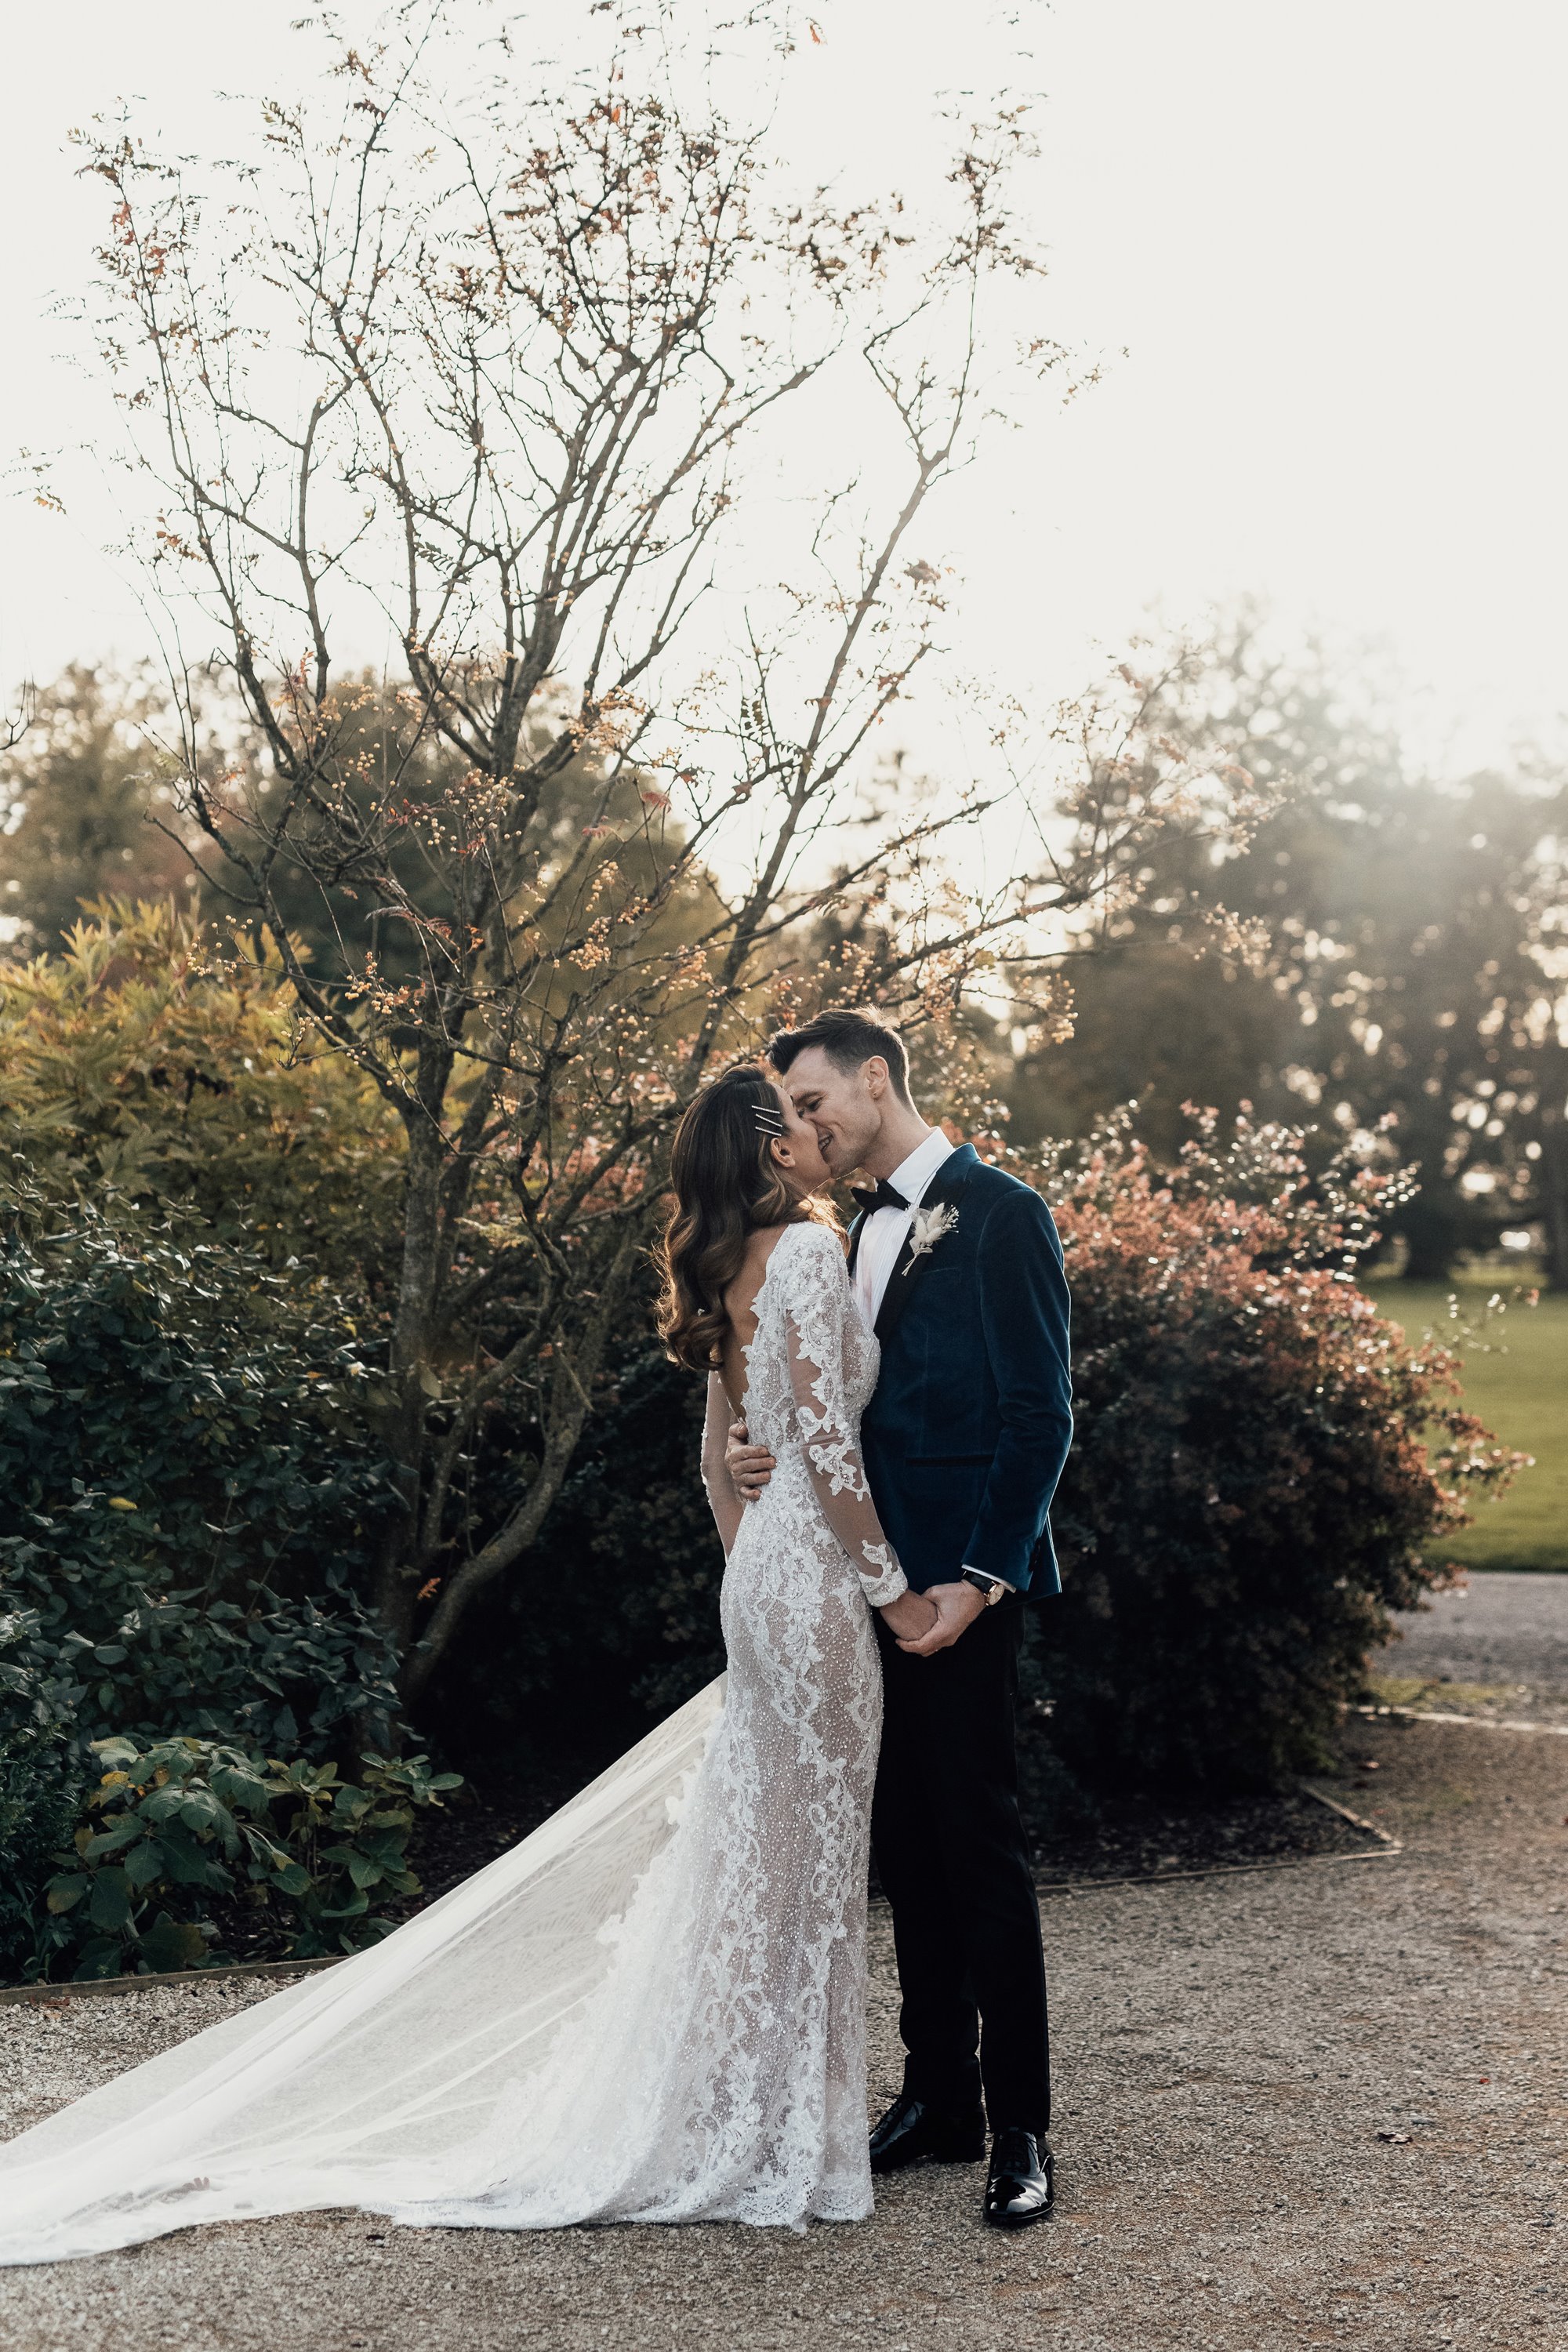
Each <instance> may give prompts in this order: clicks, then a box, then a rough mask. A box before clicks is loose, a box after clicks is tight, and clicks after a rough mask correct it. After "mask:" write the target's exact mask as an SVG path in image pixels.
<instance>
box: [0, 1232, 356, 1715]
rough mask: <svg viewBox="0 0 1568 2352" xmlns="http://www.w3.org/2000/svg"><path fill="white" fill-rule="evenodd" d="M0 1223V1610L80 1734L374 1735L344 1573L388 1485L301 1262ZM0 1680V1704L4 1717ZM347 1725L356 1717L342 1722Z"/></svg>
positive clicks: (350, 1586)
mask: <svg viewBox="0 0 1568 2352" xmlns="http://www.w3.org/2000/svg"><path fill="white" fill-rule="evenodd" d="M11 1209H12V1213H11V1215H10V1218H9V1220H8V1222H9V1225H10V1231H9V1234H7V1235H5V1236H4V1238H3V1239H0V1494H3V1495H4V1496H5V1505H6V1508H5V1534H4V1535H3V1536H0V1606H4V1607H5V1608H7V1609H9V1610H11V1611H13V1612H15V1611H22V1612H26V1615H25V1617H24V1618H23V1620H22V1622H21V1630H20V1631H19V1632H18V1633H17V1636H16V1663H17V1664H19V1665H20V1666H22V1667H25V1668H26V1671H27V1673H28V1674H29V1675H33V1676H35V1677H36V1678H37V1681H38V1683H39V1685H40V1686H42V1685H48V1686H50V1687H51V1688H52V1689H54V1690H55V1692H56V1694H57V1698H56V1704H57V1705H58V1709H59V1710H60V1712H62V1713H63V1714H66V1715H68V1716H69V1717H70V1718H71V1719H72V1721H73V1723H74V1725H75V1727H76V1729H77V1730H78V1731H79V1733H81V1734H82V1735H83V1736H85V1737H87V1738H103V1737H106V1736H109V1735H111V1734H112V1735H121V1734H129V1735H132V1736H133V1737H138V1738H161V1737H163V1736H165V1735H167V1734H170V1733H174V1732H182V1733H186V1732H188V1733H195V1734H198V1735H200V1736H202V1737H204V1738H213V1739H218V1740H226V1741H232V1742H235V1743H237V1744H238V1745H240V1746H244V1747H247V1748H253V1749H257V1750H265V1749H269V1748H272V1749H275V1748H287V1749H296V1748H298V1749H300V1750H301V1751H303V1752H304V1753H305V1754H307V1755H310V1756H312V1757H316V1758H321V1757H323V1756H325V1755H326V1754H328V1753H329V1752H331V1749H332V1748H335V1747H341V1745H342V1739H343V1738H344V1736H345V1733H346V1734H347V1735H348V1736H349V1737H350V1738H351V1739H353V1738H363V1734H364V1728H365V1727H372V1728H373V1736H376V1737H379V1738H382V1739H383V1740H384V1737H385V1727H386V1726H387V1725H388V1724H389V1723H390V1722H391V1721H392V1720H393V1718H394V1715H395V1696H394V1692H393V1685H392V1672H393V1666H394V1660H393V1658H392V1655H391V1653H390V1650H389V1648H388V1645H387V1643H386V1641H385V1638H384V1634H383V1633H382V1632H381V1629H380V1627H379V1624H378V1623H377V1622H375V1621H374V1619H373V1618H372V1617H371V1615H370V1614H369V1612H367V1611H366V1609H365V1607H364V1606H363V1603H362V1601H360V1599H359V1598H358V1597H357V1594H356V1591H355V1589H354V1588H355V1580H356V1578H357V1577H359V1576H360V1575H362V1574H363V1573H364V1572H365V1570H366V1566H367V1563H368V1559H369V1556H370V1550H371V1547H372V1543H373V1540H374V1533H375V1530H376V1527H377V1525H378V1522H379V1518H380V1516H381V1514H382V1513H383V1512H384V1510H385V1509H386V1508H387V1507H389V1503H390V1499H391V1490H390V1487H389V1486H388V1483H387V1479H386V1475H385V1471H384V1464H383V1461H382V1458H381V1454H380V1449H379V1447H378V1446H377V1445H376V1444H375V1442H374V1438H373V1436H372V1434H371V1433H370V1431H369V1429H368V1428H367V1425H366V1421H365V1418H364V1414H363V1407H362V1405H361V1399H362V1398H363V1396H364V1395H365V1394H366V1393H367V1392H368V1391H371V1390H372V1389H374V1386H375V1384H376V1382H377V1381H378V1380H379V1378H380V1375H379V1374H378V1373H377V1372H374V1371H373V1370H372V1369H371V1368H370V1367H369V1366H367V1365H366V1363H365V1362H364V1361H363V1349H362V1348H361V1345H360V1342H359V1341H358V1339H357V1337H356V1333H355V1325H354V1321H353V1318H352V1317H350V1316H349V1315H348V1313H347V1311H346V1309H345V1307H344V1306H343V1303H342V1300H341V1299H340V1298H339V1297H337V1296H336V1295H335V1294H334V1293H333V1292H332V1290H331V1287H330V1286H328V1285H327V1284H325V1283H324V1282H323V1281H322V1280H321V1278H320V1277H313V1276H312V1277H308V1276H304V1275H303V1274H300V1273H298V1272H294V1273H282V1274H279V1273H275V1272H274V1271H273V1270H272V1269H271V1268H270V1266H269V1265H268V1263H267V1260H266V1258H265V1257H264V1256H263V1255H260V1254H259V1253H258V1252H255V1251H251V1250H248V1249H247V1248H245V1247H243V1246H240V1245H237V1244H228V1245H224V1244H211V1243H208V1242H205V1241H200V1240H197V1241H188V1240H185V1239H183V1238H181V1237H180V1235H179V1234H176V1233H174V1232H172V1231H170V1230H167V1229H164V1230H162V1231H158V1232H146V1233H142V1234H136V1233H135V1232H134V1231H132V1232H131V1233H129V1234H128V1233H126V1232H123V1231H116V1230H115V1229H113V1228H112V1227H111V1226H110V1225H109V1224H108V1223H106V1222H105V1221H104V1220H103V1219H102V1218H101V1217H100V1216H98V1215H97V1214H96V1213H94V1212H92V1211H91V1210H90V1209H83V1210H81V1211H79V1212H78V1213H75V1214H74V1215H72V1216H70V1217H68V1218H67V1219H65V1220H63V1221H62V1222H61V1223H58V1225H56V1226H55V1227H54V1228H53V1229H48V1220H47V1218H46V1217H43V1216H41V1215H40V1214H39V1213H38V1204H37V1198H36V1196H28V1195H21V1196H18V1195H16V1193H15V1192H14V1194H13V1199H12V1202H11ZM11 1719H12V1718H11V1717H10V1716H9V1715H8V1714H7V1713H6V1707H5V1696H4V1694H3V1693H0V1724H4V1723H5V1722H7V1721H9V1720H11ZM355 1727H359V1729H358V1730H357V1731H356V1729H355Z"/></svg>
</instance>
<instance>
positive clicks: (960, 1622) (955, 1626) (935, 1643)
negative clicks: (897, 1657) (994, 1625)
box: [899, 1579, 985, 1658]
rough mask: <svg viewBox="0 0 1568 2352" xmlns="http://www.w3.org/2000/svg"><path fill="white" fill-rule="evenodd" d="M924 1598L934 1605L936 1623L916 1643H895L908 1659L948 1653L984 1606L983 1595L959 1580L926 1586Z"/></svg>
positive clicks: (970, 1585)
mask: <svg viewBox="0 0 1568 2352" xmlns="http://www.w3.org/2000/svg"><path fill="white" fill-rule="evenodd" d="M925 1597H926V1599H927V1600H928V1601H935V1603H936V1623H935V1624H934V1625H933V1626H932V1627H931V1631H930V1633H922V1634H921V1636H920V1637H919V1639H918V1640H917V1641H913V1642H900V1643H899V1647H900V1650H907V1651H908V1652H909V1654H910V1657H912V1658H933V1657H934V1656H935V1655H936V1654H937V1652H938V1651H939V1650H951V1649H952V1645H953V1643H955V1642H956V1641H957V1640H958V1637H959V1635H960V1634H961V1633H966V1632H967V1631H968V1629H969V1627H970V1626H971V1625H973V1622H974V1621H975V1619H976V1618H977V1617H978V1616H980V1615H981V1614H982V1613H983V1612H984V1607H985V1595H984V1593H983V1592H981V1591H978V1590H977V1589H976V1588H975V1586H973V1584H965V1583H964V1582H963V1580H962V1579H961V1580H960V1581H959V1582H958V1583H957V1584H928V1585H927V1586H926V1593H925Z"/></svg>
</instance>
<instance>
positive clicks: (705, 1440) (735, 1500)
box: [702, 1372, 745, 1559]
mask: <svg viewBox="0 0 1568 2352" xmlns="http://www.w3.org/2000/svg"><path fill="white" fill-rule="evenodd" d="M730 1421H731V1412H730V1400H729V1398H728V1397H727V1396H726V1395H725V1393H724V1383H723V1381H721V1379H720V1377H719V1375H718V1373H717V1372H710V1373H709V1375H708V1411H707V1414H706V1417H705V1418H704V1420H703V1423H702V1484H703V1486H705V1487H706V1488H707V1490H708V1503H709V1507H710V1510H711V1511H712V1513H713V1517H714V1522H715V1524H716V1525H717V1527H718V1529H719V1540H720V1542H721V1544H722V1545H723V1547H724V1557H725V1559H729V1557H730V1554H731V1550H732V1549H733V1547H734V1542H735V1536H736V1532H737V1530H738V1528H740V1524H741V1514H742V1511H743V1510H744V1508H745V1505H744V1504H743V1503H742V1500H741V1498H740V1496H739V1495H737V1494H736V1492H735V1488H734V1485H733V1482H732V1481H731V1476H730V1473H729V1472H728V1470H727V1469H726V1468H725V1467H724V1444H725V1440H726V1438H727V1437H728V1435H729V1430H730Z"/></svg>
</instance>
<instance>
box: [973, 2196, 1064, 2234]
mask: <svg viewBox="0 0 1568 2352" xmlns="http://www.w3.org/2000/svg"><path fill="white" fill-rule="evenodd" d="M1056 2210H1057V2200H1056V2199H1055V2198H1054V2197H1053V2198H1052V2200H1051V2201H1050V2203H1049V2204H1048V2205H1042V2206H1041V2207H1040V2208H1039V2210H1037V2212H1034V2213H987V2214H986V2216H985V2224H986V2227H987V2228H988V2229H991V2230H1032V2229H1033V2228H1034V2226H1035V2224H1036V2222H1037V2221H1049V2220H1050V2218H1051V2215H1052V2214H1053V2213H1054V2212H1055V2211H1056Z"/></svg>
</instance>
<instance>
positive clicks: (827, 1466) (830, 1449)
mask: <svg viewBox="0 0 1568 2352" xmlns="http://www.w3.org/2000/svg"><path fill="white" fill-rule="evenodd" d="M830 1245H831V1244H830ZM835 1255H837V1253H836V1252H835ZM799 1257H800V1260H801V1265H800V1266H799V1270H798V1275H797V1270H796V1268H795V1266H793V1265H792V1267H791V1268H790V1272H791V1275H792V1276H796V1278H795V1279H794V1280H792V1281H791V1283H790V1285H789V1289H788V1293H787V1295H786V1297H785V1302H784V1328H785V1345H786V1347H787V1349H788V1353H789V1376H790V1386H791V1388H792V1389H793V1391H794V1392H795V1411H796V1412H797V1413H798V1415H799V1417H800V1428H801V1435H802V1437H803V1439H804V1440H805V1460H806V1467H807V1468H808V1470H809V1471H810V1473H811V1483H812V1485H813V1486H815V1487H816V1499H817V1501H818V1502H819V1503H820V1504H821V1506H822V1511H823V1516H824V1517H825V1518H826V1521H827V1524H828V1526H829V1527H830V1528H832V1529H833V1532H834V1534H835V1535H836V1536H837V1538H838V1540H839V1542H840V1543H841V1544H842V1545H843V1547H844V1549H845V1550H846V1551H847V1553H848V1555H849V1558H850V1559H851V1560H853V1562H854V1564H855V1567H856V1569H857V1570H858V1572H859V1577H860V1587H861V1590H862V1591H863V1592H864V1593H865V1595H866V1598H867V1600H868V1601H869V1602H870V1604H871V1606H872V1608H873V1609H886V1608H887V1607H888V1606H889V1603H891V1602H894V1601H899V1600H900V1598H902V1596H904V1595H905V1594H909V1592H910V1580H909V1579H908V1577H907V1576H906V1575H905V1574H904V1571H903V1570H902V1569H901V1568H900V1565H899V1560H898V1555H897V1553H896V1552H895V1551H894V1549H893V1547H892V1545H891V1544H890V1543H889V1541H888V1538H887V1536H886V1534H885V1532H884V1530H883V1527H882V1522H881V1520H880V1519H879V1517H878V1516H877V1506H876V1505H875V1503H873V1501H872V1500H871V1489H870V1487H869V1486H868V1483H867V1479H866V1471H865V1465H864V1464H863V1463H862V1462H861V1459H860V1452H859V1448H858V1446H857V1444H855V1441H854V1438H853V1435H852V1434H851V1424H850V1416H849V1412H848V1407H847V1401H846V1396H845V1386H844V1318H845V1316H846V1314H849V1313H853V1311H854V1310H853V1307H851V1305H850V1299H849V1285H848V1282H847V1279H846V1277H845V1274H844V1267H843V1261H842V1259H840V1260H839V1261H838V1263H837V1265H834V1264H833V1262H832V1259H831V1258H830V1257H828V1255H826V1252H825V1251H823V1250H822V1249H820V1248H819V1247H812V1248H811V1249H809V1251H808V1250H806V1249H803V1250H801V1251H800V1253H799ZM918 1599H919V1596H917V1595H913V1594H910V1607H909V1609H908V1610H900V1612H899V1613H900V1624H899V1626H898V1627H897V1628H895V1630H897V1631H899V1632H900V1634H901V1633H903V1631H904V1628H903V1625H902V1622H901V1621H902V1619H903V1618H904V1617H906V1616H908V1617H909V1618H910V1621H911V1626H914V1627H918V1625H920V1624H923V1622H925V1621H924V1612H921V1611H920V1610H919V1609H918V1607H917V1605H916V1604H917V1601H918ZM934 1617H935V1609H934V1606H933V1607H932V1609H931V1618H932V1620H933V1621H934ZM891 1622H893V1621H892V1620H890V1619H889V1623H891Z"/></svg>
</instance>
